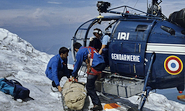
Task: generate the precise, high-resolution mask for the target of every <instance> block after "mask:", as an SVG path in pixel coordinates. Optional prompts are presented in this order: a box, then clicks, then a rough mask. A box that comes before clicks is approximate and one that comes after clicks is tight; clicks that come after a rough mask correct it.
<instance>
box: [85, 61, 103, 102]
mask: <svg viewBox="0 0 185 111" xmlns="http://www.w3.org/2000/svg"><path fill="white" fill-rule="evenodd" d="M93 68H94V69H95V70H97V71H102V70H104V68H105V64H104V63H101V64H99V65H97V66H96V67H93ZM97 78H98V75H90V74H89V75H88V76H87V83H86V89H87V93H88V95H89V96H90V97H91V100H92V103H93V104H94V105H101V101H100V99H99V97H98V95H97V94H96V89H95V81H96V79H97Z"/></svg>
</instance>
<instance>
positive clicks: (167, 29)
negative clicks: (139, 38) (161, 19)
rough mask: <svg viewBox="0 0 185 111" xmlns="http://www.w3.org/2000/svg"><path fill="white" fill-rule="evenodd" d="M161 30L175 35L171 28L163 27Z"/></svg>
mask: <svg viewBox="0 0 185 111" xmlns="http://www.w3.org/2000/svg"><path fill="white" fill-rule="evenodd" d="M161 29H163V30H164V31H166V32H168V33H170V34H171V35H175V30H174V29H172V28H170V27H167V26H163V25H162V26H161Z"/></svg>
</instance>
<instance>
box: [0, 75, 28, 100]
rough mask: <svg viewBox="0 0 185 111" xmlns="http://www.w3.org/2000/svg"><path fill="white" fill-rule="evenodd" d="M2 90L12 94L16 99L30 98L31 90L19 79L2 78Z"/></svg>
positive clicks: (0, 83) (0, 86) (0, 85)
mask: <svg viewBox="0 0 185 111" xmlns="http://www.w3.org/2000/svg"><path fill="white" fill-rule="evenodd" d="M0 91H2V92H4V93H5V94H10V95H11V96H13V97H14V99H15V100H16V99H22V100H24V99H26V98H30V97H29V94H30V90H29V89H27V88H25V87H23V86H22V85H21V83H19V82H18V81H16V80H14V79H11V80H8V79H6V78H3V79H0Z"/></svg>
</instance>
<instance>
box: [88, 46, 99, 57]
mask: <svg viewBox="0 0 185 111" xmlns="http://www.w3.org/2000/svg"><path fill="white" fill-rule="evenodd" d="M87 48H88V51H89V53H91V59H93V58H94V53H95V52H94V50H95V51H96V52H97V50H96V49H95V48H93V47H90V46H89V47H87ZM89 49H91V52H90V50H89Z"/></svg>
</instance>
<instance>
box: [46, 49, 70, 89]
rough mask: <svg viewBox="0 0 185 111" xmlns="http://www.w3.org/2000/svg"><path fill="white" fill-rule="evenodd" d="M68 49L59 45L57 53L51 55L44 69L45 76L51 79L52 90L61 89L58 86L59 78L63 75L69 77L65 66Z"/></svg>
mask: <svg viewBox="0 0 185 111" xmlns="http://www.w3.org/2000/svg"><path fill="white" fill-rule="evenodd" d="M68 52H69V50H68V49H67V48H66V47H61V48H60V49H59V54H57V55H55V56H53V57H52V58H51V59H50V61H49V63H48V64H47V68H46V71H45V74H46V76H47V77H48V78H49V79H50V80H52V88H51V89H52V91H54V92H55V91H59V92H61V91H62V87H61V86H60V80H61V78H62V77H63V76H67V78H70V73H69V70H68V67H67V56H68Z"/></svg>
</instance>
